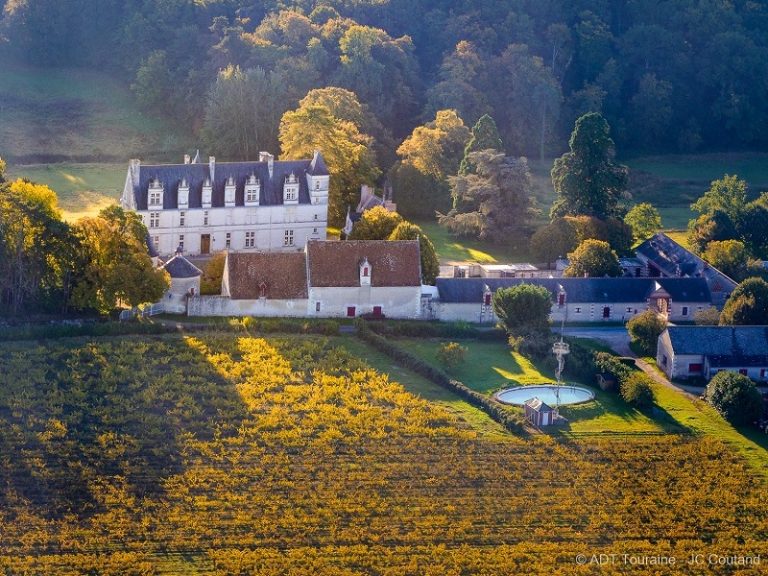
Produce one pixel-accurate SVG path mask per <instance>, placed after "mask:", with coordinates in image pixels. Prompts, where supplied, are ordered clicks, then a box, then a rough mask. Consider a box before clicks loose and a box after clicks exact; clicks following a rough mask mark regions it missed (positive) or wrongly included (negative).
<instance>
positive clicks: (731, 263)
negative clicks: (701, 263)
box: [701, 240, 749, 280]
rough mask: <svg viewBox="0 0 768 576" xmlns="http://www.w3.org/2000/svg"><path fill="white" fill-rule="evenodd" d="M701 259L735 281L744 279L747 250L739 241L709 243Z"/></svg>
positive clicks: (747, 258)
mask: <svg viewBox="0 0 768 576" xmlns="http://www.w3.org/2000/svg"><path fill="white" fill-rule="evenodd" d="M701 257H702V258H704V260H706V261H707V262H709V263H710V264H712V266H714V267H715V268H717V269H718V270H720V271H721V272H723V273H724V274H725V275H726V276H730V277H731V278H733V279H735V280H742V279H743V278H744V274H745V273H746V270H747V263H748V260H749V255H748V253H747V249H746V247H745V246H744V243H743V242H741V241H740V240H722V241H719V240H715V241H713V242H710V243H709V244H707V248H706V249H705V250H704V253H703V254H702V255H701Z"/></svg>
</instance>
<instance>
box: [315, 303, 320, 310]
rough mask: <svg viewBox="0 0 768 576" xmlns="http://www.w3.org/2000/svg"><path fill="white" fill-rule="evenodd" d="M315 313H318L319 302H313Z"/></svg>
mask: <svg viewBox="0 0 768 576" xmlns="http://www.w3.org/2000/svg"><path fill="white" fill-rule="evenodd" d="M315 312H320V302H315Z"/></svg>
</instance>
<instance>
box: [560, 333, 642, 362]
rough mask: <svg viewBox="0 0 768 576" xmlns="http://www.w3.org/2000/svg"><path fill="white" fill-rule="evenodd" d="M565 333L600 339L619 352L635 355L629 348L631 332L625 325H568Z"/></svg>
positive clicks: (625, 354)
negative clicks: (571, 326)
mask: <svg viewBox="0 0 768 576" xmlns="http://www.w3.org/2000/svg"><path fill="white" fill-rule="evenodd" d="M553 332H555V333H559V332H560V330H558V329H554V330H553ZM564 334H565V335H566V336H574V337H576V338H592V339H593V340H600V341H601V342H605V343H606V344H607V345H608V346H610V347H611V348H612V349H613V350H614V351H615V352H616V353H617V354H619V355H621V356H632V357H634V354H633V353H632V351H631V350H630V349H629V334H628V333H627V329H626V328H624V327H623V326H595V327H594V328H593V327H591V326H589V327H587V326H582V327H578V328H576V327H573V328H569V327H567V326H566V327H565V331H564Z"/></svg>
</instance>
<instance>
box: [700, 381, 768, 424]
mask: <svg viewBox="0 0 768 576" xmlns="http://www.w3.org/2000/svg"><path fill="white" fill-rule="evenodd" d="M706 397H707V402H709V403H710V404H711V405H712V406H714V408H715V409H716V410H717V411H718V412H720V414H722V415H723V417H724V418H725V419H726V420H728V421H729V422H731V423H732V424H737V425H739V424H752V423H753V422H755V421H756V420H759V419H760V416H762V414H763V397H762V395H761V394H760V391H759V390H758V389H757V387H756V386H755V383H754V382H752V380H750V379H749V378H747V377H746V376H744V375H743V374H739V373H737V372H730V371H721V372H718V373H717V374H715V375H714V376H713V377H712V380H710V381H709V384H707V391H706Z"/></svg>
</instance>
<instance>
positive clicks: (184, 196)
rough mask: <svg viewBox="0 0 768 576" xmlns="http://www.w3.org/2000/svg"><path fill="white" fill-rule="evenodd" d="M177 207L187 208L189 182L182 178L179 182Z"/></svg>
mask: <svg viewBox="0 0 768 576" xmlns="http://www.w3.org/2000/svg"><path fill="white" fill-rule="evenodd" d="M178 200H179V208H189V182H187V179H186V178H182V179H181V182H180V183H179V198H178Z"/></svg>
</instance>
